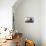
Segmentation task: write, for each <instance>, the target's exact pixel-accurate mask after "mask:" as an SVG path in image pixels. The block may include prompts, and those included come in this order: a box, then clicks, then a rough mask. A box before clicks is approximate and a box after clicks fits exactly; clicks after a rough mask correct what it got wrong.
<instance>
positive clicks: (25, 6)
mask: <svg viewBox="0 0 46 46" xmlns="http://www.w3.org/2000/svg"><path fill="white" fill-rule="evenodd" d="M13 14H14V20H15V22H14V24H15V28H16V29H17V30H18V32H22V33H23V35H24V38H28V39H32V40H34V41H35V43H36V46H41V0H23V1H22V2H21V3H20V4H19V5H18V6H17V7H16V5H14V7H13ZM25 17H33V18H34V23H25Z"/></svg>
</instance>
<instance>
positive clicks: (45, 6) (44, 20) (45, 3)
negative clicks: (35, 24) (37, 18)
mask: <svg viewBox="0 0 46 46" xmlns="http://www.w3.org/2000/svg"><path fill="white" fill-rule="evenodd" d="M41 4H42V5H41V27H42V29H41V39H42V46H46V0H42V2H41Z"/></svg>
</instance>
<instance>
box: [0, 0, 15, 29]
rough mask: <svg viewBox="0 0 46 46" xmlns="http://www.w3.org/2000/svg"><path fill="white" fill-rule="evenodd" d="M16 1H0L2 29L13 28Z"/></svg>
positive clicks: (0, 23)
mask: <svg viewBox="0 0 46 46" xmlns="http://www.w3.org/2000/svg"><path fill="white" fill-rule="evenodd" d="M15 2H16V0H0V27H7V28H9V29H11V28H12V6H13V4H14V3H15Z"/></svg>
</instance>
